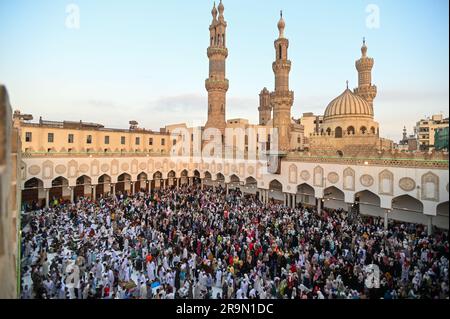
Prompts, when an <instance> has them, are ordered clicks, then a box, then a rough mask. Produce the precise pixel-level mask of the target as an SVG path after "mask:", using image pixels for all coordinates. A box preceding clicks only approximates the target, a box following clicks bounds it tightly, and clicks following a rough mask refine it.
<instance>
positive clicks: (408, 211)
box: [389, 195, 428, 225]
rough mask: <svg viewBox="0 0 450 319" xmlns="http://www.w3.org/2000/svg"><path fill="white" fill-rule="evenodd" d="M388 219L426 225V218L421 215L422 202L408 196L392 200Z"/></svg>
mask: <svg viewBox="0 0 450 319" xmlns="http://www.w3.org/2000/svg"><path fill="white" fill-rule="evenodd" d="M389 218H390V219H394V220H397V221H402V222H407V223H415V224H422V225H427V224H428V217H427V216H426V215H424V214H423V204H422V202H421V201H420V200H418V199H416V198H414V197H412V196H410V195H402V196H398V197H395V198H393V199H392V211H391V212H390V213H389Z"/></svg>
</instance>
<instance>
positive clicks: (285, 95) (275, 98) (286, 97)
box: [270, 91, 294, 107]
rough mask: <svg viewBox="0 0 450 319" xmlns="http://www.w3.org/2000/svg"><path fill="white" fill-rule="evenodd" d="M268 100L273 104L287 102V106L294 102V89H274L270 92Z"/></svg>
mask: <svg viewBox="0 0 450 319" xmlns="http://www.w3.org/2000/svg"><path fill="white" fill-rule="evenodd" d="M270 101H271V102H273V103H274V104H289V107H291V106H292V103H293V102H294V91H287V92H283V91H275V92H272V93H270Z"/></svg>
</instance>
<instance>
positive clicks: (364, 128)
mask: <svg viewBox="0 0 450 319" xmlns="http://www.w3.org/2000/svg"><path fill="white" fill-rule="evenodd" d="M360 131H361V134H362V135H364V134H366V133H367V127H365V126H362V127H361V129H360Z"/></svg>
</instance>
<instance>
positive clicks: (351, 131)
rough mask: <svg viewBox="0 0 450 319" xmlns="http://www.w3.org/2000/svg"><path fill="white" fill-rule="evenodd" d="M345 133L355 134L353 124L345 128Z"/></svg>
mask: <svg viewBox="0 0 450 319" xmlns="http://www.w3.org/2000/svg"><path fill="white" fill-rule="evenodd" d="M347 135H355V128H354V127H353V126H349V127H348V128H347Z"/></svg>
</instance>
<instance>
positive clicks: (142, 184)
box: [134, 172, 149, 192]
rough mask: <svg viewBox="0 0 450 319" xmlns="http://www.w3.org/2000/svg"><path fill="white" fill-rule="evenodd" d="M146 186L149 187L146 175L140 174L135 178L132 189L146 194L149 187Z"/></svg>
mask: <svg viewBox="0 0 450 319" xmlns="http://www.w3.org/2000/svg"><path fill="white" fill-rule="evenodd" d="M148 185H149V182H148V175H147V174H146V173H144V172H142V173H140V174H139V175H138V176H137V181H136V184H135V187H134V189H135V190H136V191H140V192H147V191H148V187H149V186H148Z"/></svg>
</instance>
